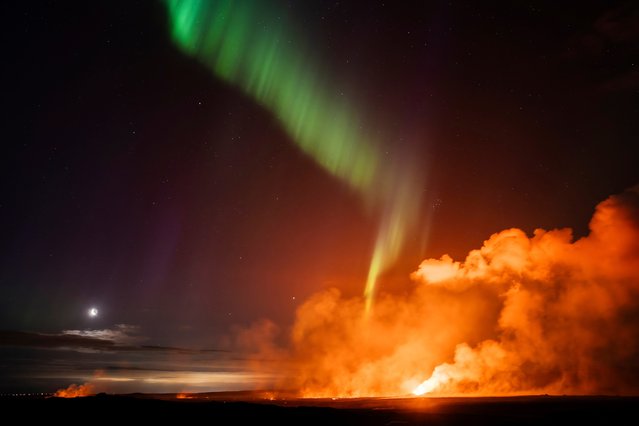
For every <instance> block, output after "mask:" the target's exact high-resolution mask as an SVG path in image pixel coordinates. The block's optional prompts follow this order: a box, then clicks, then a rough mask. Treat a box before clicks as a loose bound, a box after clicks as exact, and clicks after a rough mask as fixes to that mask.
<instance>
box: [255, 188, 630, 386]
mask: <svg viewBox="0 0 639 426" xmlns="http://www.w3.org/2000/svg"><path fill="white" fill-rule="evenodd" d="M412 279H413V281H414V284H413V285H412V288H411V289H410V290H408V291H407V292H406V293H405V294H380V296H379V298H378V300H377V302H376V308H375V310H374V312H373V314H372V315H370V316H368V317H366V316H364V315H362V313H363V311H364V304H365V302H364V301H362V300H361V299H359V298H350V299H349V298H344V297H342V296H341V295H340V293H339V291H338V290H336V289H330V290H327V291H324V292H321V293H318V294H316V295H314V296H312V297H311V298H310V299H309V300H307V301H306V303H304V304H303V305H302V306H301V307H300V308H299V309H298V311H297V318H296V321H295V324H294V326H293V328H292V332H291V335H290V344H289V346H288V347H287V348H285V349H283V348H277V347H276V346H275V345H274V344H271V345H270V346H269V345H265V344H263V345H262V346H261V347H262V348H267V350H266V351H265V352H266V353H268V355H269V358H270V359H274V358H278V359H280V360H281V363H280V364H279V366H278V367H279V369H280V371H281V372H284V379H283V380H282V382H281V383H280V385H281V386H282V388H287V389H290V388H291V386H293V387H295V388H296V389H298V390H299V393H300V394H301V395H302V396H306V397H361V396H398V395H409V394H414V395H424V394H430V395H461V394H464V395H512V394H531V393H557V394H558V393H561V394H589V393H599V394H602V393H603V394H607V393H636V392H637V391H639V389H638V388H637V383H638V381H637V377H638V375H639V368H638V367H637V364H636V362H633V360H636V359H637V356H638V355H639V297H638V296H639V190H638V189H636V188H635V189H633V190H629V191H627V192H625V193H623V194H620V195H616V196H612V197H610V198H608V199H607V200H605V201H603V202H602V203H600V204H599V205H598V206H597V209H596V212H595V214H594V216H593V218H592V220H591V222H590V234H589V235H588V236H585V237H583V238H580V239H578V240H576V241H573V237H572V232H571V230H570V229H559V230H552V231H544V230H541V229H537V230H536V231H535V232H534V235H533V236H532V237H529V236H527V235H526V234H525V233H524V232H523V231H521V230H519V229H507V230H504V231H501V232H498V233H496V234H494V235H492V236H491V237H490V238H489V239H488V240H486V241H485V242H484V244H483V246H482V247H481V248H480V249H477V250H472V251H471V252H470V253H469V254H468V256H467V257H466V259H465V260H464V261H463V262H456V261H454V260H453V259H452V258H451V257H449V256H443V257H441V258H440V259H427V260H425V261H423V262H422V264H421V265H420V267H419V269H418V270H417V271H415V272H414V273H413V274H412ZM266 328H267V329H268V331H269V332H268V333H266V334H268V335H269V336H271V337H272V335H273V328H272V327H266ZM267 340H268V339H267ZM271 343H272V341H271Z"/></svg>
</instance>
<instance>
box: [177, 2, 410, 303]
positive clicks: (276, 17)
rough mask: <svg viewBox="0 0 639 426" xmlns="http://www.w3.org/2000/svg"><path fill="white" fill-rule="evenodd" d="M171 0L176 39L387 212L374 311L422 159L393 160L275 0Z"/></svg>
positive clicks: (373, 267) (382, 216)
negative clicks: (334, 85) (417, 161)
mask: <svg viewBox="0 0 639 426" xmlns="http://www.w3.org/2000/svg"><path fill="white" fill-rule="evenodd" d="M165 2H166V4H167V6H168V11H169V22H170V29H171V35H172V38H173V41H174V43H176V44H177V45H178V46H179V47H180V48H181V49H182V50H183V51H184V52H186V53H187V54H189V55H191V56H193V57H194V58H196V59H197V60H198V61H200V62H201V63H203V64H205V65H206V66H207V67H208V68H209V69H210V70H212V71H213V73H214V74H215V75H216V76H217V77H219V78H220V79H222V80H224V81H226V82H228V83H230V84H232V85H234V86H236V87H238V88H240V89H241V90H242V91H243V92H245V93H246V94H248V95H249V96H250V97H252V98H253V99H254V100H255V101H256V102H257V103H259V104H260V105H261V106H263V107H264V108H266V109H267V110H268V111H270V112H271V113H272V114H273V115H274V116H275V117H277V119H278V120H279V122H280V124H281V125H282V127H283V128H284V129H285V130H286V132H287V133H288V134H289V135H290V137H291V138H292V139H293V141H295V143H296V144H297V145H298V146H299V148H300V149H302V150H303V151H304V152H305V153H306V154H308V155H309V156H310V157H312V158H313V159H314V160H315V161H316V162H317V163H318V164H319V165H321V166H322V167H323V168H324V169H325V170H326V171H328V172H329V173H331V174H332V175H333V176H335V177H337V178H339V179H340V180H342V181H343V182H345V183H346V184H347V185H348V186H349V187H351V188H352V189H354V190H355V191H356V192H358V193H359V194H360V195H361V196H362V198H363V200H364V202H365V204H366V206H367V207H368V209H369V210H370V211H372V212H373V213H374V214H376V215H377V216H378V217H379V227H378V234H377V238H376V241H375V246H374V249H373V255H372V259H371V264H370V269H369V273H368V278H367V282H366V287H365V290H364V296H365V298H366V311H367V312H369V311H370V309H371V307H372V303H373V298H374V294H375V284H376V281H377V279H378V276H379V275H380V274H381V273H382V272H384V270H386V269H387V268H388V267H390V266H391V265H392V263H393V262H395V261H396V260H397V258H398V256H399V254H400V251H401V249H402V247H403V245H404V243H405V240H406V237H407V234H408V232H409V231H411V230H413V229H414V227H415V225H416V223H417V219H418V213H419V210H420V205H421V197H420V194H421V193H422V189H421V188H419V182H420V173H419V171H418V169H417V167H415V162H414V161H412V158H408V157H407V156H404V158H403V159H402V160H403V161H398V160H396V161H391V160H389V158H391V157H392V156H389V155H388V149H389V147H388V146H384V145H383V144H381V143H380V141H379V138H380V137H379V134H380V133H379V130H380V129H379V128H378V129H376V130H378V132H374V131H372V129H371V127H370V126H367V125H365V124H366V123H364V122H363V119H362V116H361V115H360V114H358V113H357V111H358V110H357V109H356V108H355V106H356V105H355V104H354V103H353V102H352V100H349V99H347V98H346V97H345V96H344V95H343V94H341V93H340V92H339V90H332V89H331V84H329V80H328V77H327V76H329V75H330V73H328V72H327V70H326V69H324V68H323V67H321V66H320V64H319V63H317V62H316V61H315V60H314V58H313V55H312V54H311V52H312V50H310V49H309V48H308V46H306V45H305V44H304V43H303V42H302V41H301V40H302V37H300V36H299V32H298V31H296V29H295V26H294V25H292V23H291V21H290V20H288V19H287V17H286V13H285V11H283V10H281V9H279V8H275V7H274V6H273V4H272V3H271V2H266V1H260V0H235V1H234V0H211V1H209V0H165ZM360 110H361V109H360ZM364 129H367V131H366V130H364Z"/></svg>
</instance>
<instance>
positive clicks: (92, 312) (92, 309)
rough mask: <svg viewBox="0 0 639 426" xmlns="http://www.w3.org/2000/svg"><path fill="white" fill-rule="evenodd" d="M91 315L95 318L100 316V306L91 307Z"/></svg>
mask: <svg viewBox="0 0 639 426" xmlns="http://www.w3.org/2000/svg"><path fill="white" fill-rule="evenodd" d="M89 316H90V317H91V318H95V317H97V316H98V308H91V309H89Z"/></svg>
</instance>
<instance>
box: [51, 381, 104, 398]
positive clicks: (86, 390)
mask: <svg viewBox="0 0 639 426" xmlns="http://www.w3.org/2000/svg"><path fill="white" fill-rule="evenodd" d="M91 395H95V387H94V386H93V385H92V384H91V383H85V384H83V385H76V384H72V385H69V387H68V388H65V389H58V390H57V391H56V392H55V394H54V395H53V396H54V397H56V398H77V397H79V396H91Z"/></svg>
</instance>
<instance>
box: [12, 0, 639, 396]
mask: <svg viewBox="0 0 639 426" xmlns="http://www.w3.org/2000/svg"><path fill="white" fill-rule="evenodd" d="M268 8H269V10H271V11H272V13H273V14H275V15H277V14H279V13H280V11H281V14H282V15H286V16H287V19H288V22H290V23H291V25H293V26H294V27H295V29H296V30H295V32H294V34H295V36H296V37H299V40H298V41H299V43H301V44H302V45H304V46H306V47H307V52H310V56H311V59H312V61H311V64H317V66H321V72H322V73H323V72H326V73H327V74H328V75H330V78H327V81H329V82H330V83H327V84H326V85H325V89H326V90H328V91H330V92H331V93H333V94H334V95H335V96H344V97H345V98H347V99H349V100H352V102H351V103H350V105H351V106H352V108H353V109H354V110H356V111H357V112H358V114H361V115H363V116H365V117H367V120H364V123H365V125H366V129H364V130H363V131H365V132H366V134H379V135H381V140H382V142H381V145H380V146H381V148H380V152H385V153H387V154H388V155H389V157H392V158H389V159H388V160H387V161H389V162H393V163H394V164H396V163H398V162H399V163H401V162H402V161H404V160H402V158H407V160H405V161H408V162H410V164H413V165H417V168H418V169H419V171H420V173H419V176H420V180H419V181H418V182H413V183H414V188H413V189H414V192H415V196H414V199H415V200H419V201H418V202H417V204H418V206H419V208H418V211H419V219H418V220H417V222H416V225H415V226H414V227H413V228H412V229H410V230H409V232H408V234H407V237H406V239H405V241H404V244H403V245H402V249H401V254H400V255H399V257H398V260H397V261H395V262H393V266H392V267H391V268H389V269H388V270H386V271H384V272H383V273H382V274H381V275H380V279H379V282H378V286H379V287H378V288H379V290H378V291H380V292H385V291H386V292H394V291H402V290H401V289H402V286H405V285H406V283H407V282H409V278H408V276H409V274H410V273H411V272H412V271H414V270H415V269H416V268H417V266H418V265H419V263H420V261H421V260H422V259H424V258H425V257H439V256H441V255H443V254H445V253H448V254H450V255H451V256H453V257H454V258H459V257H463V256H464V255H465V254H466V253H467V252H468V251H469V250H471V249H472V248H475V247H478V246H480V245H481V244H482V242H483V241H484V240H485V239H487V238H488V237H489V236H490V235H491V234H493V233H494V232H498V231H500V230H502V229H507V228H510V227H517V228H521V229H522V230H524V231H525V232H526V233H528V234H532V232H533V230H534V229H536V228H544V229H554V228H564V227H570V228H573V229H574V232H575V235H576V236H582V235H585V234H586V233H587V229H588V228H587V225H588V221H589V219H590V217H591V216H592V212H593V209H594V207H595V205H596V204H597V203H598V202H600V201H601V200H604V199H605V198H606V197H607V196H609V195H611V194H615V193H619V192H622V191H623V190H625V189H626V188H628V187H631V186H633V185H636V184H637V183H639V144H638V143H637V134H639V7H638V6H637V4H636V3H635V2H632V1H628V2H626V1H607V0H606V1H565V2H556V1H526V2H523V1H518V2H511V1H503V2H475V1H415V2H404V1H402V2H390V1H386V2H383V1H361V2H360V1H343V2H342V1H303V2H302V1H299V2H293V1H290V2H285V1H269V2H268ZM167 13H168V12H167V7H166V5H165V3H164V2H153V1H141V2H138V1H121V2H118V1H109V2H34V1H25V2H11V3H8V4H7V5H5V6H4V13H3V16H4V17H5V19H4V25H3V28H2V31H3V33H4V34H3V37H2V38H3V40H4V43H3V47H4V49H3V61H2V62H3V65H2V67H1V68H0V69H1V71H0V72H1V73H2V75H3V78H2V81H4V87H3V90H2V97H1V98H2V101H1V102H2V104H3V114H2V122H3V126H2V127H3V131H2V154H1V155H0V162H1V167H0V219H1V223H2V234H1V235H2V236H1V238H0V330H4V331H2V332H1V334H0V379H2V380H0V382H3V384H2V385H0V391H3V392H4V391H10V390H13V389H26V390H36V389H42V390H47V391H49V390H55V389H56V388H57V387H59V386H66V385H68V384H69V383H71V382H74V381H75V382H79V381H81V380H83V379H84V378H86V377H90V376H91V375H95V374H96V373H95V371H107V372H109V371H110V372H121V370H122V369H123V368H124V367H123V365H127V366H131V365H134V366H135V365H139V363H145V365H146V364H149V363H151V364H153V363H155V364H154V365H161V367H158V369H168V370H171V371H187V372H192V371H206V372H210V371H214V372H220V371H224V372H228V371H232V372H234V374H237V375H238V376H237V377H239V378H236V379H233V380H231V382H232V383H231V384H229V383H230V382H229V381H225V380H227V379H224V378H222V379H219V377H218V378H216V377H217V376H215V377H213V376H212V377H213V378H211V382H210V383H209V382H207V383H206V385H205V386H204V385H203V386H204V387H203V388H198V389H199V390H201V389H213V390H218V389H227V388H233V389H235V388H242V387H243V386H245V385H246V384H247V383H250V382H251V378H250V377H245V376H241V375H242V374H243V373H242V371H241V368H240V367H237V366H230V364H232V359H236V358H241V355H240V353H239V352H237V350H236V349H234V346H233V343H232V341H233V330H234V329H235V327H237V326H246V325H249V324H251V323H253V322H255V321H257V320H259V319H261V318H269V319H271V320H273V321H274V322H275V323H277V324H280V325H281V326H282V327H286V325H287V324H290V323H291V322H292V320H293V316H294V313H295V309H296V307H298V306H299V304H300V303H302V302H303V301H304V300H305V299H307V298H308V297H309V296H310V295H311V294H313V293H315V292H317V291H318V290H322V289H326V288H329V287H337V288H339V289H340V290H341V291H342V292H343V293H344V294H346V295H349V296H359V295H361V294H362V291H363V288H364V284H365V283H366V279H367V274H368V269H369V263H370V261H371V253H372V251H373V247H374V244H375V238H376V232H377V227H378V222H377V216H376V214H375V210H374V209H372V210H373V211H372V212H371V209H370V208H368V207H367V206H366V205H365V202H364V201H363V199H362V197H361V196H360V194H359V193H358V191H356V190H354V189H353V188H351V187H349V185H347V184H346V183H345V182H344V181H343V180H341V179H339V178H336V177H335V176H333V175H332V174H331V173H328V172H327V171H326V170H325V168H323V167H322V166H320V165H318V163H317V162H316V161H314V160H313V158H312V156H311V155H308V153H305V152H304V151H303V150H302V149H300V148H299V146H298V145H297V144H296V143H295V141H294V140H293V139H294V137H292V136H291V134H290V133H289V132H287V131H286V129H285V126H283V125H282V122H281V121H280V120H279V119H278V118H277V114H275V113H274V112H273V111H270V110H269V108H265V107H264V105H261V104H260V103H259V102H256V100H255V99H254V97H252V96H251V95H250V93H247V92H246V91H245V90H243V89H242V87H240V86H239V85H237V84H230V83H229V81H228V79H224V78H220V77H219V76H218V75H216V74H215V73H214V72H212V71H211V70H210V69H209V68H208V67H207V66H206V64H203V63H202V62H201V61H198V60H197V59H196V58H194V57H192V56H190V55H187V54H186V53H185V52H184V51H183V50H182V49H180V48H179V46H177V45H176V44H175V42H174V40H172V37H171V27H170V19H169V16H168V15H167ZM266 31H267V32H268V29H267V30H266ZM285 48H286V47H284V49H285ZM313 66H315V65H313ZM336 119H337V118H336ZM326 126H327V128H328V127H330V126H328V124H327V125H326ZM399 153H402V155H404V157H402V155H400V154H399ZM92 307H95V308H97V309H98V315H97V316H96V317H90V316H89V315H88V310H89V309H90V308H92ZM70 336H72V337H70ZM105 342H107V343H105ZM108 342H111V343H108ZM105 344H106V345H111V344H115V345H118V349H117V350H116V351H112V352H108V353H103V352H102V351H103V350H104V349H105V347H104V346H103V345H105ZM63 348H64V349H63ZM213 350H224V351H230V352H214V351H213ZM220 354H222V355H220ZM229 354H230V355H229ZM150 357H154V358H153V359H152V361H149V359H151V358H150ZM211 359H212V360H213V361H210V360H211ZM71 365H76V367H77V368H76V370H73V371H72V374H71V373H69V371H70V366H71ZM80 370H81V371H80ZM78 371H80V372H78ZM100 374H104V373H100ZM218 379H219V381H218V382H216V380H218ZM185 380H186V379H185ZM228 380H230V379H228ZM178 381H179V380H177V379H176V382H178ZM211 383H213V384H211ZM174 384H175V383H173V382H170V383H169V384H167V385H166V386H167V387H166V388H162V389H169V390H172V389H176V387H175V386H174V387H171V386H172V385H174ZM176 386H178V385H176ZM206 386H208V387H206ZM246 386H248V385H246ZM178 387H179V386H178ZM118 389H119V388H118ZM136 389H137V388H136ZM140 389H142V390H145V391H146V390H150V389H151V388H148V387H146V388H144V387H142V388H140Z"/></svg>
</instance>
